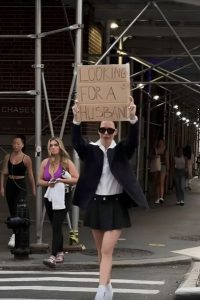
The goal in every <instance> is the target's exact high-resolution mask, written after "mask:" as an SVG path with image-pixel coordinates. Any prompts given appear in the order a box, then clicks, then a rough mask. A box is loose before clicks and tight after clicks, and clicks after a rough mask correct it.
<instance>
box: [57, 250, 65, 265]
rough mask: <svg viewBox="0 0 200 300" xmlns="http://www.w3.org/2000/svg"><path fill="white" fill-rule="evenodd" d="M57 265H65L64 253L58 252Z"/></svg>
mask: <svg viewBox="0 0 200 300" xmlns="http://www.w3.org/2000/svg"><path fill="white" fill-rule="evenodd" d="M55 261H56V263H63V262H64V252H58V254H57V255H56V258H55Z"/></svg>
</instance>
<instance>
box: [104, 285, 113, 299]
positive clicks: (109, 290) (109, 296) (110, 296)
mask: <svg viewBox="0 0 200 300" xmlns="http://www.w3.org/2000/svg"><path fill="white" fill-rule="evenodd" d="M106 289H107V299H108V300H112V299H113V294H114V293H113V289H112V284H111V283H109V284H107V285H106Z"/></svg>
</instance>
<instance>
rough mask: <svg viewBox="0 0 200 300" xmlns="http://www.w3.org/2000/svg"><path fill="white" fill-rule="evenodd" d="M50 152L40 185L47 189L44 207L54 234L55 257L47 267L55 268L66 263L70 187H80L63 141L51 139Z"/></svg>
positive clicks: (47, 262) (76, 172) (52, 252)
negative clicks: (65, 250) (64, 232)
mask: <svg viewBox="0 0 200 300" xmlns="http://www.w3.org/2000/svg"><path fill="white" fill-rule="evenodd" d="M47 150H48V158H45V159H44V160H43V161H42V163H41V166H40V173H39V177H38V184H39V185H40V186H42V187H45V188H47V190H46V193H45V195H44V205H45V207H46V211H47V215H48V217H49V220H50V222H51V225H52V231H53V234H52V247H51V255H50V257H49V258H47V259H45V260H44V261H43V263H44V264H45V265H47V266H49V267H55V266H56V263H63V262H64V252H63V234H62V226H63V222H64V219H65V217H66V213H67V207H68V201H69V189H68V187H69V186H73V185H75V184H76V182H77V180H78V177H79V174H78V171H77V169H76V167H75V165H74V163H73V162H72V160H71V159H70V155H69V154H68V152H67V151H66V150H65V147H64V145H63V142H62V140H61V139H60V138H58V137H53V138H51V139H49V141H48V145H47ZM66 185H68V187H67V191H66Z"/></svg>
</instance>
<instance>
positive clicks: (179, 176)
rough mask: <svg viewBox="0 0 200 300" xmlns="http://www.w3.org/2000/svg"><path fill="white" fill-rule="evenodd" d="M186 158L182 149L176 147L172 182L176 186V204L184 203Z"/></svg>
mask: <svg viewBox="0 0 200 300" xmlns="http://www.w3.org/2000/svg"><path fill="white" fill-rule="evenodd" d="M185 172H186V160H185V157H184V155H183V149H182V148H181V147H178V148H177V149H176V153H175V156H174V183H175V188H176V205H182V206H183V205H184V198H185Z"/></svg>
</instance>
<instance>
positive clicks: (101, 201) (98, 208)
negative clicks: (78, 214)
mask: <svg viewBox="0 0 200 300" xmlns="http://www.w3.org/2000/svg"><path fill="white" fill-rule="evenodd" d="M84 225H85V226H87V227H90V228H92V229H98V230H103V231H104V230H105V231H106V230H113V229H122V228H126V227H130V226H131V222H130V216H129V211H128V207H127V205H126V201H125V199H123V194H119V195H112V196H99V195H95V196H94V198H93V199H92V200H91V201H90V203H89V206H88V208H87V210H86V212H85V218H84Z"/></svg>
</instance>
